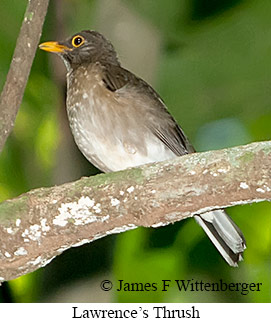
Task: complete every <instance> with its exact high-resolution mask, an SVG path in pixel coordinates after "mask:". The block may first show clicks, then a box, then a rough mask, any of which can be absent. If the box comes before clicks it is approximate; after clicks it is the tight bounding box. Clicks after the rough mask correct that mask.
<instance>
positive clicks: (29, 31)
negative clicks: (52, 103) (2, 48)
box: [0, 0, 49, 152]
mask: <svg viewBox="0 0 271 323" xmlns="http://www.w3.org/2000/svg"><path fill="white" fill-rule="evenodd" d="M48 3H49V0H28V6H27V9H26V12H25V15H24V20H23V23H22V26H21V30H20V34H19V36H18V39H17V43H16V48H15V51H14V54H13V58H12V61H11V64H10V68H9V72H8V75H7V79H6V82H5V85H4V88H3V91H2V93H1V97H0V152H1V151H2V149H3V147H4V145H5V142H6V140H7V137H8V136H9V134H10V132H11V131H12V129H13V126H14V123H15V118H16V115H17V112H18V110H19V107H20V104H21V101H22V98H23V93H24V89H25V86H26V83H27V79H28V76H29V73H30V69H31V66H32V62H33V59H34V56H35V52H36V48H37V45H38V42H39V39H40V36H41V31H42V26H43V22H44V19H45V16H46V12H47V7H48Z"/></svg>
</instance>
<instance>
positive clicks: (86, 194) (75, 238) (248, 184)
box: [0, 142, 271, 281]
mask: <svg viewBox="0 0 271 323" xmlns="http://www.w3.org/2000/svg"><path fill="white" fill-rule="evenodd" d="M266 200H271V142H258V143H253V144H250V145H246V146H240V147H234V148H229V149H224V150H218V151H209V152H204V153H195V154H191V155H186V156H182V157H179V158H176V159H174V160H170V161H167V162H162V163H156V164H149V165H144V166H142V167H139V168H133V169H128V170H125V171H122V172H116V173H109V174H101V175H97V176H93V177H89V178H82V179H80V180H78V181H76V182H73V183H67V184H64V185H61V186H55V187H50V188H39V189H35V190H32V191H30V192H28V193H25V194H23V195H21V196H19V197H17V198H14V199H12V200H7V201H5V202H3V203H1V204H0V281H4V280H10V279H14V278H16V277H19V276H21V275H24V274H26V273H29V272H32V271H34V270H36V269H38V268H40V267H42V266H45V265H46V264H48V263H49V262H50V261H51V260H52V259H53V258H54V257H56V256H57V255H59V254H60V253H62V252H63V251H64V250H66V249H68V248H71V247H75V246H79V245H82V244H84V243H87V242H91V241H93V240H96V239H99V238H101V237H104V236H106V235H109V234H113V233H119V232H124V231H127V230H131V229H134V228H136V227H138V226H145V227H150V226H152V227H159V226H164V225H167V224H169V223H173V222H175V221H180V220H183V219H185V218H187V217H191V216H193V215H194V214H199V213H204V212H206V211H209V210H213V209H219V208H223V207H229V206H233V205H239V204H248V203H252V202H260V201H266Z"/></svg>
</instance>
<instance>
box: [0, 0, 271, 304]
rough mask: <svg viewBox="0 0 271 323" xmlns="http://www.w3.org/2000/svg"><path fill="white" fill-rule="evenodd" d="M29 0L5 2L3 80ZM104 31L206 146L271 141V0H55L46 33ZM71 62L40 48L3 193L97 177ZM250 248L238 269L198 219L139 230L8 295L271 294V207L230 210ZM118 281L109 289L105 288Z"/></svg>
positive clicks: (64, 298)
mask: <svg viewBox="0 0 271 323" xmlns="http://www.w3.org/2000/svg"><path fill="white" fill-rule="evenodd" d="M26 5H27V1H26V0H24V1H17V0H2V1H1V2H0V86H1V88H2V86H3V84H4V81H5V77H6V74H7V71H8V68H9V64H10V61H11V58H12V53H13V50H14V47H15V43H16V38H17V35H18V32H19V29H20V25H21V22H22V19H23V15H24V11H25V8H26ZM82 29H96V30H98V31H100V32H102V33H104V34H105V35H106V36H107V38H109V39H110V40H111V41H112V42H113V44H114V45H115V47H116V49H117V51H118V53H119V57H120V60H121V61H122V63H123V66H125V67H126V68H128V69H130V70H132V71H133V72H134V73H135V74H137V75H139V76H141V77H142V78H143V79H145V80H147V81H148V82H150V83H151V84H152V85H153V86H154V88H155V89H156V90H157V91H158V92H159V93H160V94H161V96H162V97H163V99H164V101H165V102H166V104H167V105H168V108H169V110H170V111H171V112H172V114H173V115H174V116H175V118H176V119H177V120H178V122H179V123H180V124H181V126H182V127H183V129H184V130H185V132H186V133H187V135H188V136H189V138H190V140H191V141H192V142H193V144H194V146H195V147H196V148H197V150H199V151H203V150H210V149H218V148H223V147H230V146H234V145H241V144H246V143H250V142H253V141H258V140H270V139H271V108H270V107H271V85H270V84H271V2H270V1H269V0H261V1H257V0H219V1H218V0H169V1H163V0H137V1H132V0H123V1H121V0H99V1H98V0H96V1H95V0H80V1H79V0H57V1H51V3H50V7H49V11H48V15H47V18H46V22H45V25H44V30H43V35H42V38H41V41H47V40H61V39H63V38H66V37H68V36H70V35H71V34H73V33H75V32H78V31H80V30H82ZM64 102H65V69H64V66H63V64H62V62H61V61H60V59H59V58H58V57H56V56H55V55H50V54H48V53H45V52H41V51H39V50H38V51H37V54H36V58H35V61H34V64H33V67H32V71H31V74H30V78H29V81H28V85H27V88H26V91H25V94H24V99H23V103H22V105H21V108H20V112H19V115H18V117H17V119H16V124H15V128H14V130H13V132H12V135H11V136H10V137H9V139H8V142H7V144H6V146H5V149H4V151H3V152H2V154H1V156H0V201H3V200H5V199H7V198H12V197H15V196H17V195H18V194H21V193H23V192H26V191H28V190H30V189H33V188H36V187H41V186H51V185H55V184H60V183H64V182H68V181H72V180H75V179H78V178H80V177H81V176H89V175H93V174H96V173H97V172H98V170H96V169H95V168H93V167H92V166H91V165H90V164H89V163H88V162H87V161H86V160H85V159H84V157H83V156H82V155H81V154H80V152H79V151H78V149H77V148H76V146H75V144H74V142H73V139H72V136H71V134H70V130H69V126H68V123H67V118H66V111H65V103H64ZM228 212H229V214H230V215H231V216H232V217H233V218H234V220H235V222H236V223H238V225H239V226H240V227H241V228H242V231H243V233H244V235H245V237H246V239H247V246H248V249H247V250H246V252H245V261H244V262H242V263H241V264H240V266H239V268H230V267H229V266H228V265H227V264H226V263H225V262H224V260H223V259H222V258H221V257H220V255H219V254H218V252H217V251H216V250H215V248H214V247H213V246H212V245H211V243H210V241H209V240H208V238H207V237H206V236H205V234H204V233H203V231H202V230H201V228H200V227H199V226H198V225H197V224H196V223H195V221H194V220H193V219H189V220H186V221H182V222H181V223H176V224H174V225H169V226H167V227H163V228H159V229H143V228H139V229H136V230H133V231H130V232H126V233H123V234H119V235H114V236H109V237H106V238H103V239H101V240H98V241H95V242H93V243H91V244H88V245H84V246H82V247H77V248H73V249H71V250H68V251H66V252H64V253H63V254H62V255H60V256H58V257H57V258H55V259H54V260H53V261H52V262H51V263H50V264H49V265H47V266H46V267H45V268H43V269H40V270H38V271H36V272H34V273H33V274H29V275H26V276H23V277H21V278H19V279H16V280H14V281H11V282H9V283H4V284H3V286H2V287H0V301H1V302H69V301H75V302H84V301H89V302H106V301H107V302H270V300H271V256H270V252H271V204H270V203H259V204H253V205H247V206H242V207H234V208H231V209H229V210H228ZM103 279H111V280H112V282H113V284H115V287H114V288H113V290H112V291H110V292H104V291H101V289H100V282H101V281H102V280H103ZM119 279H122V280H124V281H127V282H142V283H144V282H150V283H157V284H158V286H160V281H161V280H162V279H171V280H175V279H194V280H196V279H198V280H204V281H205V282H217V281H219V279H223V280H224V281H225V282H247V283H250V282H255V283H257V282H261V283H263V285H262V291H261V292H254V293H252V292H251V293H249V294H248V295H246V296H243V295H241V294H240V293H234V292H231V293H223V292H205V293H204V292H197V293H196V292H191V293H188V292H187V293H183V292H182V293H180V292H179V291H178V290H177V288H170V289H169V291H168V292H161V291H159V290H158V291H155V292H117V291H116V285H117V281H118V280H119Z"/></svg>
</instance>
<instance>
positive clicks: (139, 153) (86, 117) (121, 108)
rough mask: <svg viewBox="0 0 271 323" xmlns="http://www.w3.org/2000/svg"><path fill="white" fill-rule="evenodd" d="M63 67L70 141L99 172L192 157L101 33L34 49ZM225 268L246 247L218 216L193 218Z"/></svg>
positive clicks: (157, 100)
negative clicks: (51, 56) (56, 58)
mask: <svg viewBox="0 0 271 323" xmlns="http://www.w3.org/2000/svg"><path fill="white" fill-rule="evenodd" d="M39 48H40V49H42V50H45V51H47V52H52V53H56V54H57V55H59V56H60V57H61V59H62V60H63V61H64V64H65V66H66V70H67V74H66V78H67V97H66V109H67V115H68V120H69V124H70V128H71V131H72V134H73V137H74V140H75V142H76V144H77V146H78V148H79V150H80V151H81V152H82V153H83V155H84V156H85V157H86V159H87V160H88V161H89V162H91V163H92V164H93V165H94V166H96V167H97V168H98V169H100V170H101V171H102V172H106V173H107V172H114V171H120V170H124V169H126V168H130V167H137V166H140V165H143V164H148V163H153V162H160V161H164V160H169V159H172V158H175V157H177V156H182V155H185V154H190V153H194V152H195V149H194V148H193V146H192V144H191V143H190V142H189V140H188V138H187V136H186V135H185V134H184V132H183V130H182V128H181V127H180V126H179V125H178V123H177V122H176V120H175V119H174V118H173V116H172V115H171V114H170V113H169V111H168V108H167V106H166V104H165V103H164V101H163V100H162V98H161V97H160V95H159V94H158V93H157V92H156V91H155V90H154V89H153V88H152V87H151V86H150V85H149V84H148V83H147V82H145V81H144V80H143V79H141V78H140V77H138V76H136V75H135V74H133V73H132V72H130V71H129V70H127V69H125V68H124V67H122V66H121V63H120V61H119V59H118V55H117V53H116V51H115V49H114V47H113V45H112V43H111V42H110V41H109V40H107V39H106V38H105V37H104V36H103V35H102V34H101V33H99V32H97V31H94V30H83V31H81V32H79V33H76V34H74V35H73V36H71V37H69V38H67V39H66V40H63V41H49V42H44V43H41V44H40V45H39ZM194 218H195V220H196V221H197V222H198V224H199V225H200V226H201V227H202V228H203V229H204V231H205V232H206V234H207V236H208V237H209V238H210V240H211V241H212V243H213V244H214V245H215V247H216V248H217V249H218V251H219V252H220V254H221V255H222V256H223V258H224V259H225V260H226V262H227V263H228V264H229V265H230V266H234V267H237V266H238V262H239V261H240V260H243V252H244V250H245V248H246V241H245V238H244V236H243V234H242V232H241V230H240V229H239V228H238V226H237V225H236V224H235V223H234V222H233V220H232V219H231V218H230V217H229V216H228V214H227V213H226V212H225V211H224V210H214V211H209V212H206V213H203V214H199V215H194Z"/></svg>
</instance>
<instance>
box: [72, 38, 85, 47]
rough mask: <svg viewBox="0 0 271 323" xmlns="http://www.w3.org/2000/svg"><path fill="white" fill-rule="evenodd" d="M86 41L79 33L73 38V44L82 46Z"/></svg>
mask: <svg viewBox="0 0 271 323" xmlns="http://www.w3.org/2000/svg"><path fill="white" fill-rule="evenodd" d="M84 42H85V39H84V38H83V37H82V36H80V35H77V36H74V37H73V39H72V46H73V47H80V46H81V45H83V44H84Z"/></svg>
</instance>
